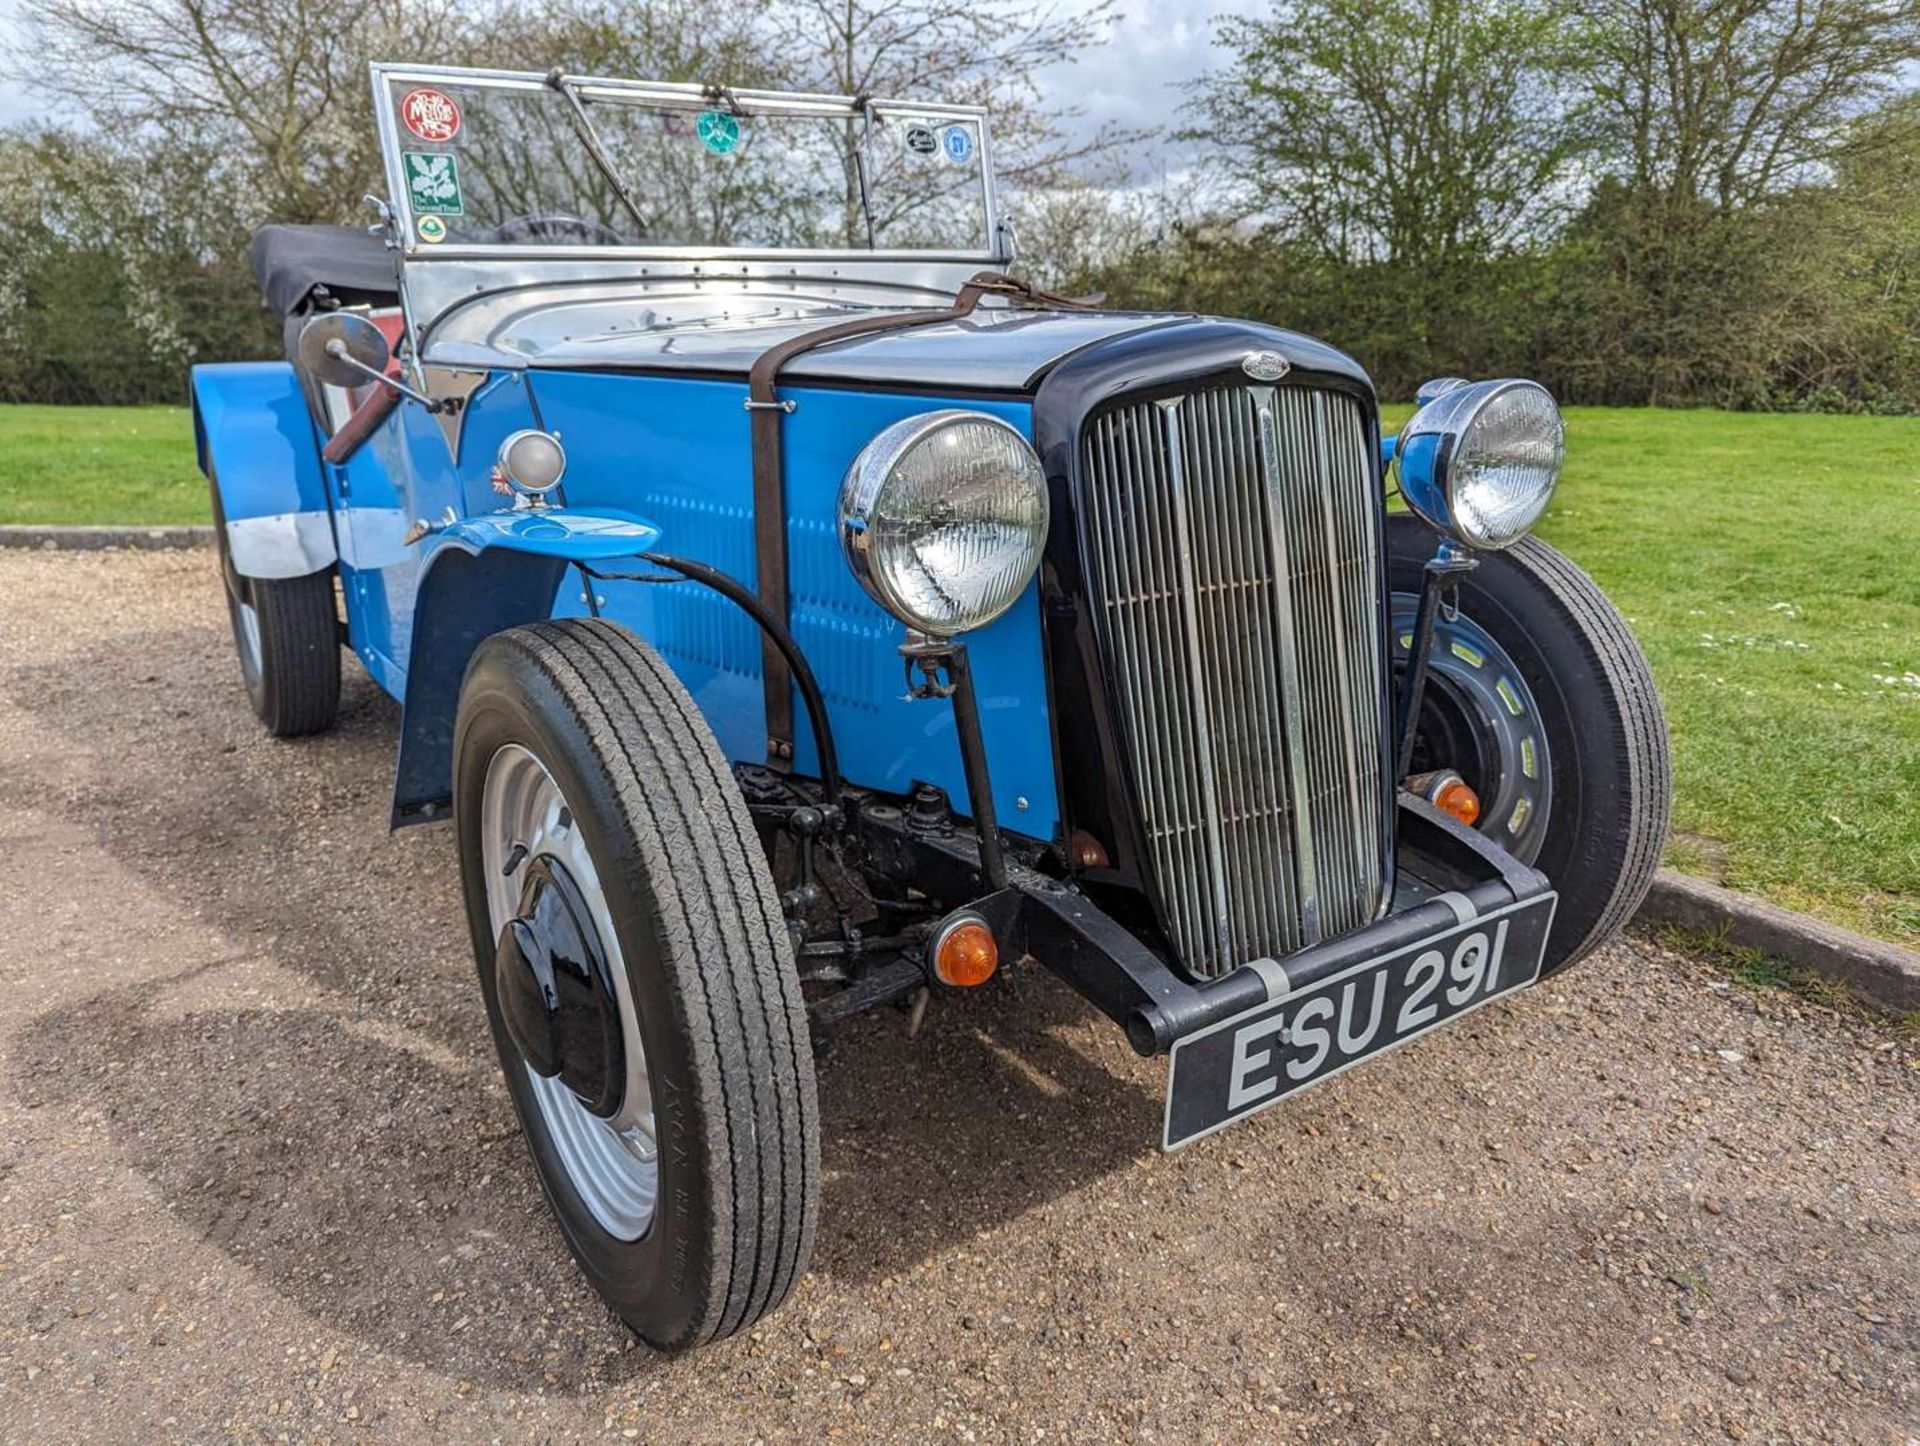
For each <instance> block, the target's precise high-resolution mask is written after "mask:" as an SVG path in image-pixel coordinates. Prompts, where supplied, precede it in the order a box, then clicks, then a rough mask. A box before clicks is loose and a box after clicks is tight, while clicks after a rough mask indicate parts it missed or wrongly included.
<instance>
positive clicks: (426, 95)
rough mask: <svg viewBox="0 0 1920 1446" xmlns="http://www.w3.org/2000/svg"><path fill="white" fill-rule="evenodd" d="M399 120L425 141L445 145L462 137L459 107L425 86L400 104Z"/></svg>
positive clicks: (407, 96) (409, 94)
mask: <svg viewBox="0 0 1920 1446" xmlns="http://www.w3.org/2000/svg"><path fill="white" fill-rule="evenodd" d="M400 120H401V122H402V123H403V124H404V125H405V126H406V128H407V129H408V130H410V131H412V132H413V133H414V134H415V135H416V136H418V137H420V139H421V140H423V141H432V142H434V143H435V144H442V143H444V142H447V141H450V140H452V139H453V138H454V137H455V136H457V135H459V134H460V107H459V106H458V105H456V104H455V103H454V99H453V97H452V96H450V95H447V94H446V93H445V92H443V91H438V90H429V89H427V88H426V87H425V86H422V87H421V88H420V89H419V90H410V91H408V92H407V93H406V95H405V97H404V98H403V99H402V100H401V102H400Z"/></svg>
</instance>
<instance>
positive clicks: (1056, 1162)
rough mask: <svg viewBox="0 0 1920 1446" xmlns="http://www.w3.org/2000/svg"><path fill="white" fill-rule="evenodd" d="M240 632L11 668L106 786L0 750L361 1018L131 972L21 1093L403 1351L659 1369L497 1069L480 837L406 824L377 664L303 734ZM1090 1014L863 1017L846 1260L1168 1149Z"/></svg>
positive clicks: (845, 1166)
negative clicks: (547, 1195)
mask: <svg viewBox="0 0 1920 1446" xmlns="http://www.w3.org/2000/svg"><path fill="white" fill-rule="evenodd" d="M229 651H230V647H229V644H228V642H227V640H226V638H225V636H224V635H223V634H218V633H215V632H213V631H212V630H211V629H208V630H192V629H183V630H179V631H173V632H163V633H149V634H132V635H126V636H120V637H114V638H110V639H108V640H105V641H104V642H103V643H101V644H100V645H99V646H98V647H97V648H95V649H94V650H93V651H92V652H91V653H90V654H86V655H83V656H82V657H81V658H79V659H77V660H68V661H66V662H64V663H62V664H61V665H59V666H33V667H26V668H16V669H14V670H11V671H10V672H9V673H8V675H7V676H6V677H5V679H4V686H5V687H6V688H7V690H8V691H9V693H10V694H11V696H12V697H14V698H15V699H18V700H20V701H21V703H22V705H23V706H25V707H27V708H29V709H30V710H32V711H33V712H35V713H36V714H38V715H39V716H40V717H41V718H42V720H43V722H44V724H45V727H46V728H47V729H48V730H49V734H50V736H53V735H54V734H56V733H57V737H58V738H59V740H60V741H59V752H60V753H61V755H63V758H66V759H76V760H77V761H79V762H81V763H82V764H83V765H84V767H83V768H82V769H81V770H80V776H81V777H82V780H83V781H82V782H81V783H80V784H79V785H78V786H77V787H76V786H75V785H73V784H72V783H71V782H69V783H68V784H66V785H65V786H62V785H60V784H57V783H54V782H50V781H48V780H46V779H43V778H41V777H37V776H32V775H30V774H28V773H26V772H25V771H23V770H21V769H19V768H18V767H17V766H7V765H6V764H4V763H0V786H4V787H5V788H6V789H7V791H8V793H9V796H10V797H11V798H13V799H14V800H16V801H17V802H18V803H20V804H22V805H24V806H26V807H30V808H40V809H45V810H47V811H50V812H56V813H58V814H60V815H61V816H63V817H65V818H67V819H69V820H71V821H73V822H75V823H77V824H79V825H81V826H83V827H85V828H87V829H89V830H90V831H91V833H92V835H93V838H94V840H95V842H96V844H97V845H98V847H99V848H100V849H101V850H102V851H103V852H104V853H106V854H107V855H108V856H110V857H112V858H113V859H114V860H115V861H116V862H118V863H119V864H120V865H122V866H123V867H125V868H127V869H128V870H130V871H131V872H133V873H134V874H136V875H137V876H139V877H141V878H142V879H144V880H145V881H147V882H148V883H149V884H150V885H151V886H152V887H153V888H154V889H155V891H156V892H158V893H161V894H163V895H166V896H169V897H171V898H173V899H174V900H177V901H178V902H179V904H180V905H181V906H182V907H191V908H192V909H194V910H195V911H196V913H197V914H198V915H199V916H200V917H202V918H204V919H205V920H206V924H207V928H208V931H209V934H210V935H213V934H218V935H220V936H222V938H223V941H224V942H223V947H224V948H226V949H228V950H230V951H231V952H233V953H237V954H241V955H245V956H249V957H256V958H262V959H266V960H269V961H271V963H272V964H273V965H274V966H275V967H277V968H280V969H284V970H288V971H292V972H293V973H295V974H297V975H300V976H303V977H304V978H306V979H307V980H310V981H311V982H312V983H313V984H314V985H316V986H318V987H319V988H320V989H321V990H323V991H325V992H326V993H327V994H328V995H329V996H331V998H332V999H333V1000H335V1001H337V1003H338V1005H339V1013H337V1014H336V1013H333V1012H330V1011H328V1012H320V1011H299V1010H296V1011H289V1012H271V1011H263V1010H251V1009H249V1010H244V1011H238V1012H236V1011H232V1010H230V1009H225V1008H218V1007H214V1008H208V1009H206V1010H204V1011H202V1012H189V1013H186V1014H184V1015H174V1014H171V1013H166V1012H161V1013H156V1012H155V1009H154V1007H153V1005H154V1001H155V1000H156V999H157V998H159V997H160V996H163V995H164V994H165V992H166V991H167V990H168V989H169V988H171V987H173V986H172V984H168V983H162V984H157V985H154V984H148V985H142V986H139V987H138V988H127V989H123V990H117V991H112V992H109V993H107V994H104V995H102V996H98V997H96V998H93V999H90V1000H87V1001H84V1002H77V1003H75V1004H73V1005H71V1006H69V1007H66V1008H63V1009H61V1010H58V1011H55V1012H54V1013H52V1014H50V1015H48V1016H46V1017H45V1018H43V1019H42V1020H40V1021H38V1022H37V1024H36V1026H35V1028H36V1030H38V1031H40V1032H41V1033H42V1034H43V1035H44V1036H45V1038H44V1041H43V1043H41V1044H40V1045H38V1046H37V1047H36V1049H35V1050H34V1051H33V1052H32V1058H31V1059H28V1060H21V1061H19V1062H18V1063H17V1065H16V1069H17V1070H18V1071H19V1074H18V1080H17V1083H18V1087H19V1088H20V1090H21V1092H22V1093H23V1094H24V1095H25V1096H26V1097H27V1098H29V1099H38V1100H40V1101H42V1102H44V1103H45V1104H46V1105H48V1106H54V1107H57V1106H58V1105H59V1104H60V1102H61V1101H63V1100H66V1099H69V1098H73V1097H76V1096H85V1097H86V1098H88V1099H89V1100H90V1101H91V1102H93V1103H96V1104H98V1105H100V1106H101V1107H103V1108H104V1110H105V1112H106V1115H107V1118H108V1120H109V1122H110V1128H111V1129H112V1130H113V1132H114V1134H115V1137H116V1139H117V1140H118V1142H119V1147H120V1149H121V1150H122V1151H123V1152H124V1153H125V1155H126V1156H127V1158H128V1159H130V1160H131V1161H132V1162H133V1163H134V1164H135V1166H136V1167H137V1168H138V1169H140V1170H141V1171H142V1172H143V1173H144V1174H145V1175H146V1176H147V1177H148V1178H149V1179H151V1180H152V1181H153V1182H154V1184H155V1186H156V1187H157V1188H158V1189H159V1191H160V1192H161V1193H162V1195H163V1196H164V1197H165V1199H166V1200H167V1202H168V1204H169V1206H170V1207H171V1208H172V1209H173V1210H174V1212H175V1213H176V1214H177V1215H178V1216H179V1217H180V1218H181V1219H182V1220H184V1221H185V1222H187V1223H188V1225H189V1226H190V1227H191V1228H192V1229H194V1230H195V1231H196V1232H197V1233H198V1234H200V1235H201V1236H203V1237H204V1238H206V1239H207V1240H209V1241H211V1242H213V1243H215V1244H217V1245H219V1246H220V1247H221V1248H222V1249H224V1250H226V1251H227V1252H228V1253H229V1254H230V1255H232V1256H233V1257H234V1258H235V1259H236V1260H239V1261H241V1262H243V1263H245V1264H246V1265H248V1266H249V1267H250V1268H252V1269H254V1270H257V1271H258V1272H260V1274H261V1275H262V1276H263V1277H265V1278H266V1279H267V1280H269V1281H270V1282H272V1284H273V1286H274V1287H275V1288H276V1289H278V1290H280V1291H282V1292H284V1293H285V1294H286V1295H288V1296H289V1297H290V1298H292V1299H293V1300H295V1301H296V1302H297V1303H298V1304H299V1305H300V1306H301V1307H302V1308H303V1309H304V1310H307V1311H309V1312H311V1313H312V1314H314V1315H315V1316H316V1317H318V1318H320V1319H322V1320H325V1321H327V1322H329V1323H332V1324H338V1325H340V1326H342V1327H345V1328H347V1329H350V1330H353V1331H355V1332H357V1333H359V1334H361V1335H362V1336H363V1337H364V1338H366V1339H367V1340H369V1341H370V1342H372V1343H373V1344H375V1345H377V1346H379V1347H381V1348H382V1349H386V1350H390V1351H393V1352H395V1353H397V1354H400V1355H402V1356H405V1357H408V1358H411V1359H414V1360H418V1361H421V1362H423V1363H426V1364H429V1365H433V1366H436V1367H440V1368H443V1369H446V1370H448V1371H449V1372H454V1373H465V1374H471V1375H476V1376H488V1375H489V1374H490V1375H491V1378H492V1379H494V1380H496V1381H498V1382H499V1383H501V1384H503V1385H514V1386H528V1385H532V1384H534V1383H536V1382H538V1381H540V1380H541V1379H542V1378H543V1375H544V1373H546V1372H549V1371H551V1372H553V1373H554V1374H555V1375H557V1376H559V1377H560V1378H561V1379H562V1380H563V1381H566V1382H573V1381H578V1380H581V1379H585V1378H587V1377H590V1376H603V1374H604V1369H605V1367H604V1365H603V1364H602V1363H604V1362H606V1361H607V1360H608V1358H611V1357H616V1356H619V1357H622V1359H621V1360H620V1361H614V1362H613V1363H612V1364H613V1367H614V1369H616V1370H626V1369H631V1364H630V1363H632V1362H634V1361H637V1360H640V1359H643V1358H644V1354H643V1353H632V1354H624V1353H623V1349H622V1348H623V1346H624V1338H623V1335H622V1333H621V1332H620V1331H619V1329H618V1327H617V1326H616V1325H615V1324H614V1323H613V1322H612V1321H611V1320H610V1318H609V1317H608V1316H607V1315H606V1313H605V1312H604V1311H603V1310H602V1309H601V1307H600V1306H599V1304H598V1302H597V1300H596V1299H595V1298H594V1297H593V1295H592V1293H591V1292H590V1291H589V1290H588V1288H587V1287H586V1285H585V1284H584V1283H583V1281H582V1280H581V1279H580V1277H579V1276H578V1274H577V1273H576V1272H575V1270H574V1269H573V1266H572V1264H571V1262H570V1261H569V1260H568V1259H567V1257H566V1254H565V1251H564V1249H563V1247H562V1245H561V1243H560V1240H559V1236H558V1233H557V1231H556V1230H555V1228H554V1227H553V1225H552V1224H551V1222H550V1221H549V1219H548V1217H547V1211H546V1207H545V1204H544V1202H543V1201H542V1200H541V1198H540V1194H539V1190H538V1186H537V1184H536V1182H535V1180H534V1177H533V1173H532V1170H531V1167H530V1165H529V1164H528V1162H527V1160H526V1157H525V1152H524V1149H523V1147H522V1144H521V1142H520V1139H519V1137H518V1131H517V1129H516V1128H515V1126H514V1122H513V1119H512V1115H511V1111H510V1109H509V1107H508V1105H507V1102H506V1098H505V1093H504V1090H502V1089H501V1088H500V1087H499V1085H498V1081H497V1072H496V1064H495V1059H494V1056H493V1052H492V1046H491V1043H490V1041H489V1040H488V1038H487V1033H486V1026H485V1022H484V1017H483V1015H482V1012H481V1010H480V1007H479V1000H478V998H477V995H476V993H475V986H474V981H473V964H472V959H471V957H470V953H469V950H468V947H467V940H466V926H465V921H464V917H463V915H462V912H461V908H460V902H459V897H458V872H457V867H456V864H455V860H454V853H453V847H452V840H451V837H450V834H449V832H448V831H447V830H446V829H444V828H424V829H410V830H406V831H403V832H401V833H399V834H390V833H389V832H388V830H387V809H388V790H389V785H390V780H391V776H392V768H393V748H394V736H395V732H396V728H397V722H398V708H397V706H396V705H394V704H393V703H392V702H391V701H390V700H388V699H387V698H386V697H385V695H384V694H382V693H380V692H379V690H378V689H376V688H375V687H374V686H373V685H372V684H371V683H370V682H369V681H368V680H367V679H366V678H365V677H364V675H362V674H361V673H360V672H359V671H358V669H357V668H356V667H354V666H353V665H351V664H349V666H348V680H347V685H346V689H345V693H344V697H343V707H342V714H341V720H340V724H339V726H338V727H337V728H336V729H335V730H333V731H332V732H330V733H327V734H324V735H321V736H320V737H318V738H314V739H308V740H301V741H297V742H275V741H273V740H270V739H267V738H266V737H264V735H262V734H261V733H260V730H259V729H258V727H257V726H256V724H255V723H254V720H253V718H252V716H251V714H250V713H249V712H248V711H247V709H246V703H245V698H244V695H243V694H242V692H241V690H240V687H239V683H238V679H237V674H235V672H234V668H233V664H232V661H231V658H230V656H229ZM230 674H232V676H230ZM102 679H112V680H123V681H119V682H116V683H114V684H113V685H112V686H103V685H102V683H101V681H100V680H102ZM68 777H69V779H71V777H72V774H71V772H69V774H68ZM101 903H102V905H103V906H109V905H110V903H111V901H107V900H102V901H101ZM176 982H177V981H176ZM1087 1018H1088V1013H1087V1011H1086V1009H1085V1006H1083V1005H1082V1004H1081V1003H1080V1001H1079V1000H1078V999H1077V998H1076V997H1075V996H1073V995H1071V994H1070V993H1069V992H1068V991H1067V990H1066V989H1065V987H1064V986H1062V985H1059V984H1057V983H1056V982H1054V981H1053V980H1052V979H1051V978H1050V977H1047V976H1045V975H1044V974H1043V973H1042V972H1041V971H1039V970H1038V969H1033V970H1029V971H1025V975H1024V977H1020V978H1017V979H1014V980H1010V981H1006V982H1005V983H1003V984H1001V985H997V986H995V987H993V988H990V989H988V990H983V991H981V993H980V994H979V995H977V996H973V997H969V998H966V999H963V1000H955V1001H950V1002H945V1003H943V1004H942V1005H940V1006H939V1007H937V1008H936V1011H935V1013H934V1016H933V1017H932V1018H931V1019H930V1020H929V1028H928V1030H927V1031H926V1033H925V1034H924V1035H923V1036H922V1037H921V1038H920V1039H918V1040H908V1039H907V1038H906V1029H905V1022H904V1020H903V1019H902V1018H901V1017H900V1016H899V1015H897V1014H894V1013H891V1012H886V1011H883V1012H881V1013H880V1014H877V1015H873V1016H868V1017H865V1018H862V1019H860V1020H857V1021H855V1022H854V1023H853V1024H851V1025H849V1026H847V1027H845V1028H843V1029H842V1030H841V1031H840V1034H839V1047H838V1048H837V1049H836V1050H835V1051H834V1053H833V1054H832V1055H831V1056H830V1057H829V1058H827V1059H826V1060H824V1061H823V1062H822V1068H821V1093H822V1105H823V1110H822V1113H823V1120H824V1126H823V1145H824V1152H825V1165H826V1171H827V1179H826V1186H825V1201H824V1216H823V1229H822V1232H821V1235H820V1239H819V1245H818V1249H817V1252H816V1255H815V1269H816V1271H818V1272H819V1273H821V1274H822V1275H824V1276H826V1277H830V1278H832V1279H835V1280H838V1281H841V1282H848V1283H851V1282H857V1281H862V1280H865V1279H868V1278H870V1277H878V1276H884V1275H888V1274H895V1273H899V1272H902V1271H904V1270H906V1269H908V1268H910V1267H911V1266H913V1265H915V1264H917V1263H919V1262H920V1261H922V1260H924V1259H925V1258H926V1257H927V1256H928V1255H929V1254H931V1253H933V1252H935V1251H939V1250H944V1249H947V1248H949V1247H951V1246H952V1245H953V1244H954V1243H955V1242H956V1241H959V1240H965V1239H969V1238H972V1237H973V1236H975V1235H977V1234H979V1233H982V1232H985V1231H989V1230H992V1229H994V1228H996V1227H998V1226H999V1225H1002V1224H1004V1223H1006V1222H1008V1221H1010V1220H1013V1219H1015V1218H1018V1217H1019V1216H1021V1215H1023V1214H1025V1213H1026V1212H1028V1211H1030V1210H1032V1209H1034V1208H1035V1207H1037V1206H1039V1205H1042V1204H1044V1203H1045V1202H1047V1201H1049V1200H1051V1199H1053V1198H1055V1197H1056V1196H1058V1195H1059V1194H1061V1193H1063V1192H1065V1191H1068V1190H1071V1189H1073V1188H1075V1187H1076V1186H1078V1185H1080V1184H1083V1183H1084V1182H1086V1181H1087V1180H1088V1179H1090V1178H1093V1177H1095V1176H1097V1175H1099V1174H1102V1173H1104V1172H1107V1171H1110V1170H1113V1169H1116V1168H1119V1167H1121V1166H1122V1165H1124V1164H1125V1163H1126V1162H1127V1161H1128V1160H1130V1159H1131V1158H1133V1157H1135V1156H1138V1155H1140V1154H1142V1153H1143V1152H1145V1151H1147V1150H1149V1149H1150V1148H1151V1147H1152V1143H1153V1141H1154V1140H1155V1139H1156V1138H1157V1130H1158V1126H1159V1102H1158V1099H1157V1097H1153V1096H1151V1095H1149V1094H1148V1093H1147V1092H1145V1091H1144V1090H1143V1089H1142V1088H1141V1087H1140V1085H1139V1084H1138V1083H1136V1082H1134V1081H1130V1080H1126V1079H1123V1078H1120V1077H1118V1076H1116V1075H1114V1074H1112V1073H1110V1072H1109V1071H1108V1070H1106V1069H1105V1068H1103V1067H1102V1066H1101V1065H1100V1064H1099V1063H1098V1062H1097V1061H1096V1060H1093V1059H1090V1058H1088V1057H1087V1056H1086V1055H1085V1054H1083V1053H1081V1052H1080V1051H1079V1050H1077V1049H1075V1048H1074V1047H1073V1046H1072V1045H1071V1044H1070V1043H1069V1042H1067V1041H1066V1040H1064V1039H1063V1038H1061V1037H1060V1034H1061V1031H1062V1030H1064V1029H1069V1028H1072V1027H1074V1026H1075V1025H1078V1024H1080V1023H1081V1022H1083V1021H1084V1020H1086V1019H1087ZM355 1022H360V1023H363V1024H371V1025H375V1026H379V1027H383V1028H384V1029H385V1030H387V1031H398V1034H397V1035H396V1034H394V1033H391V1032H389V1033H388V1034H386V1035H385V1036H384V1037H385V1038H387V1039H396V1038H397V1039H401V1040H404V1039H406V1038H407V1037H409V1036H411V1037H413V1038H416V1039H418V1040H419V1043H420V1046H421V1047H420V1048H419V1049H418V1050H412V1049H405V1048H395V1047H393V1046H392V1045H390V1044H387V1043H382V1042H380V1040H379V1039H378V1038H376V1037H375V1036H374V1035H373V1034H371V1033H369V1032H367V1031H366V1030H364V1029H363V1030H361V1031H359V1032H356V1031H355V1029H354V1028H353V1027H352V1025H353V1024H354V1023H355ZM448 1053H450V1054H451V1055H452V1056H453V1057H454V1058H455V1059H457V1060H459V1061H460V1062H461V1068H460V1069H459V1071H458V1072H457V1073H450V1072H449V1071H448V1069H447V1068H445V1067H444V1066H443V1065H442V1064H439V1063H436V1062H435V1058H434V1057H435V1056H436V1055H439V1056H440V1057H441V1058H442V1059H444V1058H445V1055H446V1054H448ZM47 1061H56V1062H58V1063H57V1066H56V1065H53V1064H48V1063H46V1062H47ZM76 1081H77V1082H79V1085H78V1087H77V1088H76ZM436 1295H438V1296H439V1297H440V1298H439V1299H435V1296H436Z"/></svg>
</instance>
